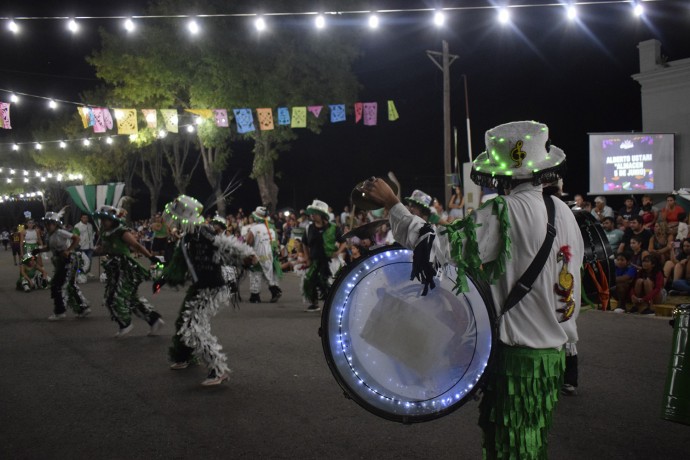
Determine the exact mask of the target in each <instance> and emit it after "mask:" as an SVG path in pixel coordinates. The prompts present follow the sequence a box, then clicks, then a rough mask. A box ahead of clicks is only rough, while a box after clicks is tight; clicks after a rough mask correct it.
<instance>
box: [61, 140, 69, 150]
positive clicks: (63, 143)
mask: <svg viewBox="0 0 690 460" xmlns="http://www.w3.org/2000/svg"><path fill="white" fill-rule="evenodd" d="M59 146H60V148H61V149H64V148H66V147H67V143H66V142H65V141H60V144H59Z"/></svg>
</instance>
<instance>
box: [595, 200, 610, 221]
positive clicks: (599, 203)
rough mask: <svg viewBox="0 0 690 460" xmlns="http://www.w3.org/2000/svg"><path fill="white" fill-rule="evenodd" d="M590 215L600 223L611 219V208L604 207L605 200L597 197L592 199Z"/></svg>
mask: <svg viewBox="0 0 690 460" xmlns="http://www.w3.org/2000/svg"><path fill="white" fill-rule="evenodd" d="M592 215H593V216H594V218H595V219H596V220H597V222H602V221H603V220H604V219H605V218H607V217H611V218H613V209H611V206H606V198H604V197H603V196H598V197H596V198H595V199H594V209H592Z"/></svg>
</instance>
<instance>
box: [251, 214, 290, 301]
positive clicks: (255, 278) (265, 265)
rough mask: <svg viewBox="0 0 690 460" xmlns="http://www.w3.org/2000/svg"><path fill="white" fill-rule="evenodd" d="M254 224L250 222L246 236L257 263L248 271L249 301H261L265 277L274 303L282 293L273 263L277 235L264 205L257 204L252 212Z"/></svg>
mask: <svg viewBox="0 0 690 460" xmlns="http://www.w3.org/2000/svg"><path fill="white" fill-rule="evenodd" d="M252 218H253V219H254V224H252V225H251V226H250V227H249V229H248V231H247V236H246V242H247V244H248V245H249V246H251V247H252V248H254V251H255V252H256V257H257V259H258V263H257V264H256V265H255V266H253V267H252V268H251V269H250V271H249V302H251V303H261V295H260V293H261V284H262V280H263V279H265V280H266V282H267V283H268V290H269V291H271V303H276V302H277V301H278V299H280V296H282V295H283V291H281V289H280V286H279V285H278V273H276V271H275V264H274V258H275V256H274V252H273V250H274V244H276V243H277V240H276V238H277V235H276V232H275V230H273V229H272V228H271V226H270V224H269V221H268V211H267V210H266V208H265V207H263V206H259V207H257V208H256V210H255V211H254V212H253V213H252Z"/></svg>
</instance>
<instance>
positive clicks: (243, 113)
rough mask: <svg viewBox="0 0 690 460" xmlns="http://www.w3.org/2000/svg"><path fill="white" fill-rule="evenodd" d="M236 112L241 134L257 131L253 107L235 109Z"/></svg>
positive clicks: (238, 129)
mask: <svg viewBox="0 0 690 460" xmlns="http://www.w3.org/2000/svg"><path fill="white" fill-rule="evenodd" d="M233 112H234V113H235V122H236V123H237V132H238V133H239V134H244V133H250V132H252V131H255V130H256V128H254V117H253V116H252V109H233Z"/></svg>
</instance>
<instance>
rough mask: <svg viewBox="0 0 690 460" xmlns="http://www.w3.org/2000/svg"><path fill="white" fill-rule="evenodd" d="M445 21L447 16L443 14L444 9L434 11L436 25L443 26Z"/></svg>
mask: <svg viewBox="0 0 690 460" xmlns="http://www.w3.org/2000/svg"><path fill="white" fill-rule="evenodd" d="M445 22H446V16H445V15H444V14H443V12H442V11H437V12H435V13H434V25H435V26H436V27H442V26H443V24H444V23H445Z"/></svg>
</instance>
